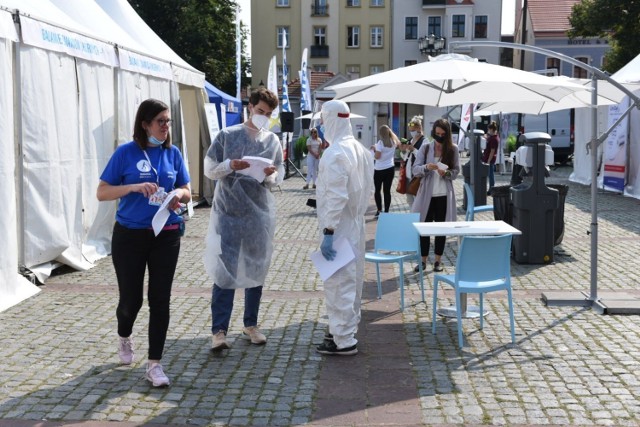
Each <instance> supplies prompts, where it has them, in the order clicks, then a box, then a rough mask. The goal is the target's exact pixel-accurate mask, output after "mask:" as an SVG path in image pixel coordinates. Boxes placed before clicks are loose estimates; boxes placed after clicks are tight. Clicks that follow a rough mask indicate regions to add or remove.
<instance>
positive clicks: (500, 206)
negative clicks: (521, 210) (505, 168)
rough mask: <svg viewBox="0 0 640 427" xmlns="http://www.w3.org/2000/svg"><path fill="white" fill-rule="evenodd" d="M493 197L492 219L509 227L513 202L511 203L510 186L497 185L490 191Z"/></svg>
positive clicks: (511, 220)
mask: <svg viewBox="0 0 640 427" xmlns="http://www.w3.org/2000/svg"><path fill="white" fill-rule="evenodd" d="M491 196H492V197H493V218H494V219H495V220H496V221H504V222H506V223H507V224H509V225H511V223H512V222H513V202H512V201H511V186H510V185H497V186H495V187H493V190H491Z"/></svg>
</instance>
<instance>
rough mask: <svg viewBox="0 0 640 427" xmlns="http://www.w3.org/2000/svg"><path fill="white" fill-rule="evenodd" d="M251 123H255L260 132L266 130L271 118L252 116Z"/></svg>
mask: <svg viewBox="0 0 640 427" xmlns="http://www.w3.org/2000/svg"><path fill="white" fill-rule="evenodd" d="M251 123H253V125H254V126H255V127H257V128H258V130H262V129H266V128H267V125H268V124H269V117H267V116H263V115H262V114H253V115H252V116H251Z"/></svg>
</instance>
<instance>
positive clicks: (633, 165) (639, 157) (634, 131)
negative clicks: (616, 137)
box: [624, 91, 640, 199]
mask: <svg viewBox="0 0 640 427" xmlns="http://www.w3.org/2000/svg"><path fill="white" fill-rule="evenodd" d="M634 93H635V94H636V95H640V91H638V92H634ZM629 145H630V147H629V163H628V165H629V176H628V178H629V180H628V182H627V186H626V188H625V192H624V194H625V196H631V197H635V198H636V199H640V111H638V109H634V110H633V111H631V113H630V114H629Z"/></svg>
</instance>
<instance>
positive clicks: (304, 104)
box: [300, 47, 312, 111]
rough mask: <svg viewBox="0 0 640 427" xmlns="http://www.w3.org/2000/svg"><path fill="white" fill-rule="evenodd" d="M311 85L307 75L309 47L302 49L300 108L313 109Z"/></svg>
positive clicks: (303, 109)
mask: <svg viewBox="0 0 640 427" xmlns="http://www.w3.org/2000/svg"><path fill="white" fill-rule="evenodd" d="M311 108H312V105H311V86H310V84H309V77H308V75H307V48H306V47H305V48H304V50H303V51H302V63H301V65H300V109H301V110H302V111H311Z"/></svg>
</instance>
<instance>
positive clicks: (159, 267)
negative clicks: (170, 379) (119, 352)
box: [111, 222, 181, 360]
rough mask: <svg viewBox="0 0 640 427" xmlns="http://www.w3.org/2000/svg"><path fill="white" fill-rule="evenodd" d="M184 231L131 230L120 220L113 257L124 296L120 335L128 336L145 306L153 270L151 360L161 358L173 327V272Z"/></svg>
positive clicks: (118, 311)
mask: <svg viewBox="0 0 640 427" xmlns="http://www.w3.org/2000/svg"><path fill="white" fill-rule="evenodd" d="M180 236H181V231H180V230H162V231H161V232H160V234H158V236H157V237H156V236H154V234H153V230H147V229H141V230H137V229H130V228H126V227H124V226H122V225H120V224H118V223H117V222H116V224H115V226H114V228H113V238H112V242H111V259H112V260H113V266H114V268H115V270H116V276H117V278H118V290H119V291H120V298H119V300H118V307H117V309H116V317H117V319H118V335H119V336H121V337H128V336H130V335H131V332H132V330H133V324H134V323H135V321H136V318H137V317H138V312H139V311H140V309H141V308H142V300H143V293H144V275H145V270H146V269H147V267H148V269H149V287H148V291H147V299H148V304H149V359H151V360H160V359H161V358H162V352H163V350H164V343H165V340H166V338H167V329H168V328H169V317H170V314H169V305H170V302H171V286H172V284H173V275H174V273H175V271H176V265H177V264H178V254H179V253H180Z"/></svg>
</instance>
